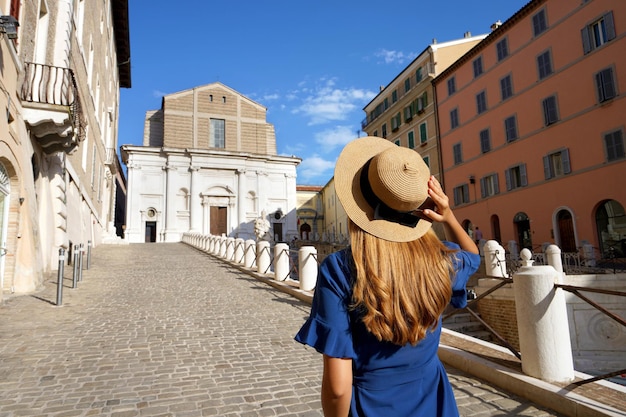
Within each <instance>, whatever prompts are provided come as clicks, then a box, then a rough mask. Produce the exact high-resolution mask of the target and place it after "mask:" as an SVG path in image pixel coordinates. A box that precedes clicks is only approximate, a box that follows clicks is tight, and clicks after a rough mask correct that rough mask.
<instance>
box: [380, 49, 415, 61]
mask: <svg viewBox="0 0 626 417" xmlns="http://www.w3.org/2000/svg"><path fill="white" fill-rule="evenodd" d="M374 55H375V56H376V57H377V58H379V59H382V62H384V63H385V64H404V63H405V62H408V61H411V60H412V59H413V58H415V56H416V54H415V53H413V52H409V53H404V52H402V51H389V50H387V49H381V50H380V51H378V52H376V53H375V54H374Z"/></svg>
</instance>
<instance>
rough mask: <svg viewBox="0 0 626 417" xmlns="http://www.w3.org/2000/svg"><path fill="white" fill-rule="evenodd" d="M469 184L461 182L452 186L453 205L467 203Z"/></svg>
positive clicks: (468, 200)
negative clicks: (461, 183) (456, 185)
mask: <svg viewBox="0 0 626 417" xmlns="http://www.w3.org/2000/svg"><path fill="white" fill-rule="evenodd" d="M469 202H470V199H469V185H467V184H463V185H459V186H458V187H454V205H455V206H458V205H461V204H466V203H469Z"/></svg>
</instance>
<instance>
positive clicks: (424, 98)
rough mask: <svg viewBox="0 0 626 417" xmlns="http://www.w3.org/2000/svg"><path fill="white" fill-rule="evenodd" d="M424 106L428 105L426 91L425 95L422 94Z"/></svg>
mask: <svg viewBox="0 0 626 417" xmlns="http://www.w3.org/2000/svg"><path fill="white" fill-rule="evenodd" d="M422 104H423V105H424V107H426V106H427V105H428V93H427V92H426V91H424V94H422Z"/></svg>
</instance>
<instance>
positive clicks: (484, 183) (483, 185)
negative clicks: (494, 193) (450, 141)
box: [480, 178, 487, 198]
mask: <svg viewBox="0 0 626 417" xmlns="http://www.w3.org/2000/svg"><path fill="white" fill-rule="evenodd" d="M480 197H481V198H485V197H487V179H486V178H481V179H480Z"/></svg>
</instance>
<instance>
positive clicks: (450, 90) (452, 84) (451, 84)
mask: <svg viewBox="0 0 626 417" xmlns="http://www.w3.org/2000/svg"><path fill="white" fill-rule="evenodd" d="M455 92H456V80H455V78H454V77H450V78H449V79H448V95H449V96H451V95H452V94H454V93H455Z"/></svg>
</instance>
